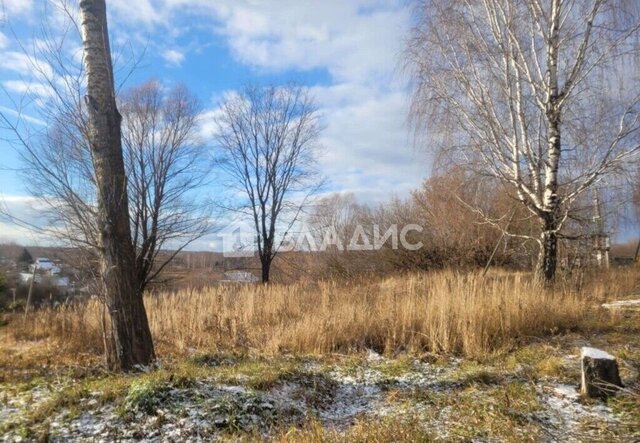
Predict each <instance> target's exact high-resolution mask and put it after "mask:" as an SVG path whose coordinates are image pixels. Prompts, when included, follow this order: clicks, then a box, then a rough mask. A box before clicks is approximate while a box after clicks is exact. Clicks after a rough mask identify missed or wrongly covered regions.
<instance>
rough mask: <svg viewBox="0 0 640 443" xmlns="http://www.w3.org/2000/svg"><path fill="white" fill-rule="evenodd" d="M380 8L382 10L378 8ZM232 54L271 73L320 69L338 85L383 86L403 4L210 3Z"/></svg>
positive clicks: (405, 16)
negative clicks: (377, 83)
mask: <svg viewBox="0 0 640 443" xmlns="http://www.w3.org/2000/svg"><path fill="white" fill-rule="evenodd" d="M381 5H384V6H381ZM212 8H213V9H214V13H215V15H216V17H217V18H218V19H219V20H221V21H222V32H223V34H224V35H225V36H226V38H227V39H228V42H229V46H230V47H231V49H232V51H233V53H234V55H235V56H236V57H237V58H238V60H240V61H241V62H242V63H245V64H248V65H252V66H256V67H260V68H266V69H271V70H280V71H282V70H286V69H291V68H294V69H313V68H325V69H327V70H328V71H329V72H330V74H331V75H332V77H333V78H334V79H335V80H336V81H338V82H342V81H360V82H370V81H372V80H381V81H388V79H389V75H390V74H392V72H393V70H394V68H395V66H396V62H397V59H398V55H399V53H400V51H401V49H402V44H403V40H402V37H403V35H404V33H405V32H406V31H407V29H408V27H409V22H410V7H409V6H408V5H407V4H406V2H394V1H392V2H380V3H378V4H376V3H372V2H370V1H351V2H346V1H343V0H330V1H323V2H310V1H299V0H287V1H282V2H279V4H278V7H274V5H273V3H270V2H255V1H249V0H246V1H227V2H215V3H212Z"/></svg>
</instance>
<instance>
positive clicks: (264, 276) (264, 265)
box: [260, 259, 271, 283]
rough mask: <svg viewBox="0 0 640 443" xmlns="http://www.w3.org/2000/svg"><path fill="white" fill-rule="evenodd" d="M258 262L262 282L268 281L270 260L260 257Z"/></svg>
mask: <svg viewBox="0 0 640 443" xmlns="http://www.w3.org/2000/svg"><path fill="white" fill-rule="evenodd" d="M260 264H261V267H262V283H269V273H270V272H271V260H269V259H261V260H260Z"/></svg>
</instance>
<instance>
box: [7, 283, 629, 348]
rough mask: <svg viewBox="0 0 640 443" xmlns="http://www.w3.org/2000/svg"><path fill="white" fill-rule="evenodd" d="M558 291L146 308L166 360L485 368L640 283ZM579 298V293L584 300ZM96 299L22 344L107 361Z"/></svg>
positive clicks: (367, 290)
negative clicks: (427, 357)
mask: <svg viewBox="0 0 640 443" xmlns="http://www.w3.org/2000/svg"><path fill="white" fill-rule="evenodd" d="M588 280H589V281H586V282H585V281H584V279H580V280H579V281H577V280H576V281H569V280H565V281H563V282H561V283H560V284H558V285H557V286H556V288H554V289H553V290H542V289H540V288H537V287H535V286H533V285H532V283H531V282H530V280H529V279H528V278H527V277H526V275H520V274H507V273H494V274H493V275H490V276H488V277H487V278H484V279H483V278H482V277H481V275H480V274H478V273H457V272H453V271H443V272H438V273H429V274H409V275H403V276H398V277H393V278H385V279H380V280H377V281H360V282H357V283H355V282H353V283H337V282H319V283H299V284H291V285H269V286H261V285H221V286H214V287H211V288H208V289H204V290H182V291H180V292H178V293H162V294H156V295H148V296H147V297H146V306H147V312H148V315H149V321H150V324H151V329H152V332H153V335H154V339H155V342H156V346H157V348H158V351H159V354H160V355H183V354H187V353H191V352H193V351H207V352H210V351H219V350H234V351H248V352H258V353H267V354H278V353H303V354H322V353H334V352H338V353H346V352H352V351H359V350H363V349H366V348H370V349H375V350H377V351H379V352H385V353H393V352H396V351H399V350H403V351H416V352H419V351H431V352H437V353H448V354H458V355H463V356H468V357H478V356H482V355H486V354H487V353H491V352H495V351H500V350H504V349H508V348H511V347H513V345H515V344H516V343H517V342H518V341H521V340H523V339H527V338H529V337H541V336H544V335H548V334H550V333H555V332H557V331H561V330H567V329H571V328H575V327H577V326H579V325H580V324H581V323H582V322H583V320H584V318H585V317H586V313H587V311H588V310H589V309H590V308H591V307H592V306H594V304H595V302H596V301H601V300H605V299H612V298H616V297H618V296H620V294H621V293H625V292H626V291H629V290H630V287H632V286H633V285H635V281H636V279H635V272H633V271H618V272H615V273H609V274H603V275H600V276H598V278H590V279H588ZM576 288H578V289H579V290H576ZM102 315H103V309H102V306H101V304H100V303H99V302H98V301H97V300H90V301H88V302H87V303H83V304H77V305H73V306H66V307H59V308H55V309H44V310H40V311H37V312H34V313H32V314H31V315H30V316H29V318H28V319H27V320H24V319H22V316H19V317H18V316H16V317H15V318H14V319H12V321H11V324H10V325H9V326H8V328H6V329H8V330H9V331H10V332H9V333H10V334H11V336H12V338H13V339H17V340H24V339H26V340H42V339H46V341H47V342H51V341H54V342H56V343H57V344H58V346H59V349H60V352H62V353H80V352H84V353H90V354H99V353H100V352H101V350H102V332H101V330H102V329H101V324H102V322H101V319H102Z"/></svg>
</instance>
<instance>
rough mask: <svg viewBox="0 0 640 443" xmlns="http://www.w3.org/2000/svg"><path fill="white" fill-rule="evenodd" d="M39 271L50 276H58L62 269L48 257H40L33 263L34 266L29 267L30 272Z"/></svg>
mask: <svg viewBox="0 0 640 443" xmlns="http://www.w3.org/2000/svg"><path fill="white" fill-rule="evenodd" d="M34 268H35V269H37V270H38V271H39V272H42V273H45V274H48V275H56V274H59V273H60V268H59V267H57V266H56V265H55V264H54V263H53V262H52V261H51V260H49V259H48V258H46V257H38V258H36V260H35V261H34V262H33V264H30V265H29V272H31V273H33V270H34Z"/></svg>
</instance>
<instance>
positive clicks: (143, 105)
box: [120, 81, 210, 291]
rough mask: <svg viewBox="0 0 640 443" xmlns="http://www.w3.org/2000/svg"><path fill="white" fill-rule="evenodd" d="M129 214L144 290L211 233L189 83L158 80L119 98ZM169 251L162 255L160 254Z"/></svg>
mask: <svg viewBox="0 0 640 443" xmlns="http://www.w3.org/2000/svg"><path fill="white" fill-rule="evenodd" d="M120 109H121V110H122V115H123V142H124V152H125V160H126V164H127V176H128V178H129V182H128V183H129V200H130V215H131V221H132V234H133V241H134V243H135V245H136V271H137V273H138V281H139V282H140V286H141V287H140V290H141V291H144V289H145V287H146V286H147V285H148V284H149V283H150V282H152V281H153V280H154V279H155V278H156V277H157V276H158V275H159V274H160V272H161V271H162V270H163V269H164V268H165V266H166V265H167V264H169V263H170V262H171V260H173V258H174V257H175V256H176V255H177V254H178V253H179V252H180V251H182V250H183V249H184V248H186V247H187V246H188V245H190V244H191V243H192V242H194V241H195V240H198V239H199V238H201V237H202V236H203V235H205V234H206V233H207V232H209V226H210V223H209V220H210V211H209V209H208V207H209V205H208V203H207V202H206V201H204V200H203V199H202V198H200V196H199V194H200V193H199V192H197V191H198V190H199V189H201V187H202V186H203V185H204V184H205V182H206V178H207V170H206V160H207V152H206V151H205V149H204V146H202V144H201V143H200V141H199V139H198V137H197V129H198V116H199V105H198V101H197V99H196V98H195V97H194V96H193V95H191V94H190V93H189V91H188V90H187V88H186V87H185V86H181V85H180V86H176V87H174V88H173V89H172V90H170V91H168V92H166V93H165V92H163V90H162V87H161V85H160V84H159V83H158V82H156V81H151V82H147V83H146V84H144V85H142V86H140V87H137V88H133V89H131V90H129V91H127V92H125V93H124V94H122V96H121V99H120ZM167 248H168V249H170V253H168V254H165V255H164V256H163V258H162V259H160V258H159V253H160V251H161V250H163V249H167Z"/></svg>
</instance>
